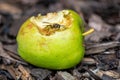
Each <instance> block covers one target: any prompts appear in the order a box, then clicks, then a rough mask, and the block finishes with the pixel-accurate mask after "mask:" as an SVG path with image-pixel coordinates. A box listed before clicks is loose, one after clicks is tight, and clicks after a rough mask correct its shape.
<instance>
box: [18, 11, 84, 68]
mask: <svg viewBox="0 0 120 80" xmlns="http://www.w3.org/2000/svg"><path fill="white" fill-rule="evenodd" d="M67 11H69V12H70V16H71V17H72V19H73V21H72V23H71V25H70V28H68V29H66V30H64V31H61V32H56V33H55V34H53V35H50V36H45V35H42V34H40V33H39V30H38V28H37V27H36V25H35V24H33V23H32V22H31V21H30V19H27V20H26V21H25V22H24V23H23V25H22V26H21V28H20V30H19V32H18V35H17V44H18V53H19V55H20V56H21V57H22V58H23V59H24V60H25V61H27V62H29V63H30V64H33V65H35V66H37V67H42V68H47V69H53V70H61V69H68V68H71V67H74V66H75V65H77V64H78V63H79V62H80V61H81V60H82V58H83V56H84V51H85V49H84V43H83V42H84V41H83V36H82V33H83V26H84V24H83V21H82V19H81V18H80V16H79V15H78V14H77V13H76V12H74V11H72V10H67Z"/></svg>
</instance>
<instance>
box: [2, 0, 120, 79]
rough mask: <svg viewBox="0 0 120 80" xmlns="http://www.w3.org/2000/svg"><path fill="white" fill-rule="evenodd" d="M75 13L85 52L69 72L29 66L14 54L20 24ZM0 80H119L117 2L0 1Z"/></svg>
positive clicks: (119, 18)
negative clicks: (82, 23) (81, 21)
mask: <svg viewBox="0 0 120 80" xmlns="http://www.w3.org/2000/svg"><path fill="white" fill-rule="evenodd" d="M63 9H72V10H75V11H76V12H78V13H79V14H80V16H82V17H83V19H84V20H85V30H88V29H90V28H91V27H92V28H94V29H95V32H94V33H92V34H90V35H88V36H86V37H85V46H86V53H85V58H84V59H83V61H82V62H81V63H79V64H78V65H77V66H75V67H74V68H72V69H68V70H63V71H52V70H47V69H42V68H37V67H35V66H32V65H30V64H28V63H26V62H25V61H23V60H22V59H21V58H20V57H19V56H18V54H17V51H16V50H17V44H16V40H15V39H16V35H17V32H18V30H19V28H20V26H21V24H22V23H23V22H24V21H25V20H26V19H27V18H29V17H30V16H32V15H37V14H38V13H42V14H46V13H48V12H53V11H59V10H63ZM0 80H120V0H14V1H12V0H1V1H0Z"/></svg>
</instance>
